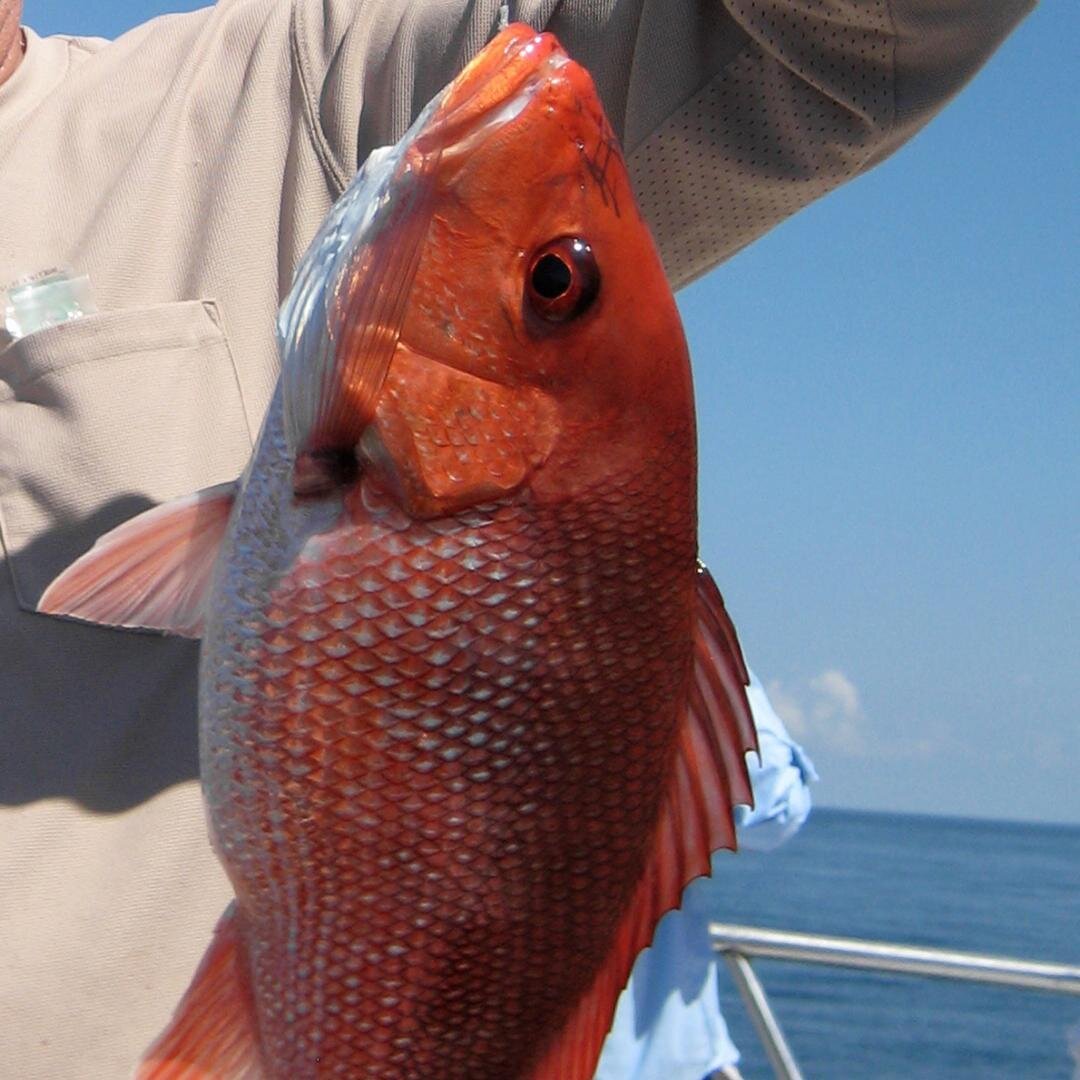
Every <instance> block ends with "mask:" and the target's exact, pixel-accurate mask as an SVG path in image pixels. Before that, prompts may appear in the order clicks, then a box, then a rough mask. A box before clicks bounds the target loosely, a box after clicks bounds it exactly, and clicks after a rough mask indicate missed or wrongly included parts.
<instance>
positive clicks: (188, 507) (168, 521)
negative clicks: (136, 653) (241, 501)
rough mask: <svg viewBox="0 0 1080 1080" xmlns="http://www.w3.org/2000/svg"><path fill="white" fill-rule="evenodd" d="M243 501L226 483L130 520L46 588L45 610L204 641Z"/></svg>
mask: <svg viewBox="0 0 1080 1080" xmlns="http://www.w3.org/2000/svg"><path fill="white" fill-rule="evenodd" d="M235 496H236V483H235V482H233V483H229V484H218V485H217V486H216V487H211V488H205V489H204V490H202V491H199V492H197V493H196V494H194V495H188V496H186V497H185V498H182V499H176V500H174V501H173V502H168V503H164V504H163V505H161V506H155V507H154V508H153V509H152V510H147V511H146V512H145V513H142V514H139V515H138V516H137V517H133V518H132V519H131V520H130V521H125V522H124V524H123V525H119V526H117V528H115V529H113V530H112V531H111V532H107V533H106V534H105V535H104V536H102V537H101V538H100V539H98V541H97V543H95V544H94V546H93V547H92V548H91V549H90V550H89V551H88V552H87V553H86V554H85V555H83V556H82V557H81V558H79V559H77V560H76V561H75V562H74V563H72V564H71V566H69V567H68V568H67V569H66V570H65V571H64V572H63V573H62V574H61V575H60V576H59V577H58V578H57V579H56V580H55V581H54V582H53V583H52V584H51V585H50V586H49V587H48V588H47V589H46V590H45V593H44V595H43V596H42V597H41V600H40V602H39V603H38V610H39V611H42V612H46V613H47V614H50V615H70V616H72V617H73V618H76V619H83V620H85V621H86V622H94V623H101V624H102V625H105V626H127V627H145V628H147V629H153V630H165V631H168V632H170V633H173V634H180V635H182V636H183V637H199V636H200V634H201V633H202V626H203V613H204V609H205V601H206V594H207V592H208V590H209V587H210V578H211V574H212V572H213V569H214V562H215V561H216V559H217V553H218V549H219V548H220V546H221V541H222V539H223V537H224V535H225V529H226V526H227V525H228V523H229V513H230V512H231V510H232V505H233V501H234V499H235Z"/></svg>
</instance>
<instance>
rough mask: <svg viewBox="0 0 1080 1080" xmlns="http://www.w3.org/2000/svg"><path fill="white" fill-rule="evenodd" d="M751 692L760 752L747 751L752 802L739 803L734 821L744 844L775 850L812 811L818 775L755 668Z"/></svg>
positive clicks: (741, 846)
mask: <svg viewBox="0 0 1080 1080" xmlns="http://www.w3.org/2000/svg"><path fill="white" fill-rule="evenodd" d="M747 697H748V698H749V699H750V711H751V712H752V713H753V716H754V725H755V727H756V728H757V735H758V747H759V751H760V758H759V757H758V755H755V754H749V755H748V757H747V761H748V766H749V771H750V786H751V787H752V788H753V792H754V805H753V807H752V808H751V807H747V806H740V807H737V808H736V811H735V825H736V831H737V835H738V841H739V847H740V848H742V849H749V850H751V851H771V850H772V849H773V848H775V847H778V846H779V845H780V844H782V843H783V842H784V841H785V840H787V839H788V838H789V837H790V836H792V835H793V834H794V833H796V832H798V830H799V829H800V828H801V827H802V824H803V822H804V821H805V820H806V818H807V816H808V815H809V813H810V801H811V800H810V787H809V785H810V783H811V782H812V781H814V780H816V779H817V778H818V777H817V772H816V771H815V770H814V765H813V762H811V760H810V758H809V757H808V756H807V754H806V751H805V750H803V748H802V747H801V746H799V744H798V743H797V742H795V740H794V739H793V738H792V737H791V736H790V735H789V734H788V732H787V729H786V728H785V727H784V724H783V721H782V720H781V719H780V717H779V716H777V715H776V710H775V709H774V708H773V707H772V703H771V702H770V701H769V698H768V696H767V695H766V693H765V689H764V687H762V685H761V683H760V682H759V681H758V679H757V676H755V675H754V674H753V673H752V672H751V675H750V687H749V689H748V690H747Z"/></svg>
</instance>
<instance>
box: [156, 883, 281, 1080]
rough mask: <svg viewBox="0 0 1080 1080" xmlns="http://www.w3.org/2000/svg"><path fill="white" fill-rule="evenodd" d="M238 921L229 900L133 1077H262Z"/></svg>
mask: <svg viewBox="0 0 1080 1080" xmlns="http://www.w3.org/2000/svg"><path fill="white" fill-rule="evenodd" d="M236 919H237V915H236V905H235V904H230V905H229V906H228V907H227V908H226V909H225V914H224V915H222V917H221V919H220V921H219V922H218V924H217V928H216V929H215V930H214V937H213V939H212V940H211V942H210V947H209V948H208V949H207V950H206V955H205V956H204V957H203V959H202V963H201V964H200V965H199V969H198V971H196V972H195V977H194V978H193V979H192V980H191V985H190V986H189V987H188V989H187V992H186V993H185V994H184V996H183V998H182V999H181V1001H180V1004H179V1005H177V1007H176V1011H175V1012H174V1013H173V1017H172V1020H171V1021H170V1022H169V1026H168V1027H167V1028H166V1029H165V1031H164V1032H162V1034H161V1036H160V1037H159V1038H158V1040H157V1041H156V1042H155V1043H154V1045H153V1046H151V1047H150V1049H149V1050H147V1051H146V1054H145V1056H144V1057H143V1059H142V1061H141V1062H140V1063H139V1067H138V1069H137V1070H136V1072H135V1080H263V1076H264V1073H263V1069H262V1068H261V1066H260V1064H259V1054H258V1048H257V1040H256V1037H255V1026H254V1009H253V1006H252V1001H251V991H250V989H249V987H248V979H247V975H246V973H245V970H244V964H243V962H242V956H241V946H240V939H239V935H238V934H237V929H236Z"/></svg>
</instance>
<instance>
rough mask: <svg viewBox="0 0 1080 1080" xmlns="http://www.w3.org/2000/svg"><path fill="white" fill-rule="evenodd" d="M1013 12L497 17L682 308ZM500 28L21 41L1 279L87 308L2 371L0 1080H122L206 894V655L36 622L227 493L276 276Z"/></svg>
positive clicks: (849, 9) (0, 237) (2, 362)
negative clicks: (119, 542) (634, 195)
mask: <svg viewBox="0 0 1080 1080" xmlns="http://www.w3.org/2000/svg"><path fill="white" fill-rule="evenodd" d="M1030 2H1031V0H995V3H993V4H987V3H986V2H985V0H894V2H893V3H892V4H891V5H890V4H889V3H887V2H886V0H821V2H820V3H816V4H812V5H810V4H806V3H803V2H797V0H787V2H784V0H726V2H725V3H719V2H717V0H632V2H630V3H627V2H618V3H617V2H616V0H563V2H562V3H561V4H557V3H556V2H555V0H522V2H520V3H518V4H515V5H511V6H512V14H513V16H514V17H515V18H517V19H522V20H525V21H528V22H530V23H532V24H533V25H535V26H537V27H540V26H544V25H547V26H549V27H550V28H551V29H553V30H555V31H556V33H557V34H559V36H560V37H561V38H562V39H563V41H564V43H565V44H566V45H567V47H568V48H569V50H570V51H571V53H572V54H574V55H575V56H577V57H578V58H579V59H581V60H583V61H584V62H585V63H586V64H587V65H588V66H590V68H591V69H592V71H593V73H594V76H595V78H596V80H597V83H598V86H599V88H600V91H601V94H602V96H603V98H604V100H605V102H606V104H607V107H608V109H609V111H610V113H611V116H612V119H613V122H614V124H615V126H616V127H617V128H618V129H619V130H620V132H621V133H622V135H623V137H624V141H625V145H626V149H627V152H628V160H629V164H630V169H631V173H632V176H633V179H634V182H635V186H636V188H637V191H638V195H639V198H640V200H641V202H642V204H643V209H644V211H645V214H646V217H647V218H648V219H649V220H650V221H651V223H652V224H653V227H654V230H655V231H656V234H657V237H658V240H659V244H660V248H661V250H662V253H663V256H664V258H665V261H666V265H667V267H668V269H669V272H670V275H671V277H672V280H673V281H674V282H675V283H677V284H679V283H683V282H685V281H687V280H689V279H691V278H692V277H694V276H696V275H698V274H700V273H703V272H704V271H705V270H707V269H708V268H709V267H711V266H713V265H715V264H716V263H717V262H719V261H720V260H722V259H724V258H726V257H727V256H729V255H730V254H732V253H733V252H734V251H736V250H738V249H739V248H740V247H742V246H743V245H745V244H746V243H748V242H749V241H750V240H752V239H753V238H754V237H755V236H757V235H759V234H760V233H762V232H764V231H765V230H766V229H768V228H770V227H771V226H772V225H774V224H776V223H777V222H778V221H780V220H781V219H782V218H784V217H785V216H787V215H788V214H790V213H792V212H793V211H795V210H797V209H798V208H800V207H801V206H803V205H805V204H806V203H807V202H809V201H811V200H812V199H814V198H816V197H817V196H819V195H821V194H823V193H824V192H826V191H828V190H830V189H831V188H832V187H834V186H836V185H837V184H839V183H841V182H842V181H844V180H846V179H848V178H849V177H851V176H853V175H855V174H857V173H858V172H859V171H860V170H863V169H865V168H867V167H869V166H870V165H872V164H874V163H875V162H876V161H878V160H880V159H881V158H882V157H884V156H885V155H886V154H888V153H889V152H890V151H891V150H893V149H894V148H895V147H896V146H898V145H899V144H900V143H902V142H903V141H904V140H905V139H906V138H907V137H908V136H910V135H911V134H912V133H913V132H914V131H915V130H917V128H918V127H919V126H920V125H921V124H923V123H924V122H925V121H926V120H927V119H928V118H929V117H930V116H931V115H932V114H933V113H934V112H935V111H936V110H937V109H938V108H940V106H941V105H942V104H943V103H944V101H945V100H947V98H948V97H949V96H950V95H951V94H952V93H953V92H955V91H956V90H957V89H958V88H959V87H960V86H961V85H962V84H963V82H964V81H965V80H966V79H967V78H968V77H970V75H971V74H972V73H973V72H974V71H975V70H976V69H977V67H978V66H979V64H980V63H981V62H982V61H983V60H984V59H985V58H986V56H987V55H989V53H990V52H991V51H992V50H993V48H994V47H995V45H996V44H997V43H998V42H999V41H1000V39H1001V38H1002V37H1004V35H1005V34H1006V33H1007V32H1008V31H1009V29H1010V28H1011V27H1012V26H1013V25H1014V23H1015V22H1016V21H1017V20H1018V19H1019V17H1020V16H1021V15H1022V14H1023V13H1024V12H1025V11H1026V10H1027V8H1028V7H1029V6H1030ZM497 8H498V3H497V0H413V2H411V3H410V2H408V0H352V2H347V0H295V2H294V3H289V2H287V0H222V2H221V3H219V4H218V5H217V7H215V8H210V9H206V10H203V11H199V12H195V13H192V14H188V15H180V16H169V17H165V18H161V19H157V20H154V21H153V22H151V23H148V24H147V25H145V26H142V27H140V28H138V29H136V30H134V31H132V32H131V33H129V34H126V35H124V36H123V37H121V38H120V39H119V40H118V41H116V42H113V43H108V42H105V41H102V40H98V39H81V40H80V39H69V38H49V39H42V38H39V37H37V36H36V35H34V34H33V33H32V32H29V34H28V37H29V44H28V50H27V54H26V57H25V59H24V61H23V63H22V65H21V67H20V68H19V69H18V70H17V71H16V72H15V74H14V76H13V78H12V79H11V80H10V81H8V82H7V83H6V84H4V85H2V86H0V198H2V200H3V207H4V212H3V214H2V215H0V287H3V286H4V285H5V284H6V283H8V282H10V281H12V280H14V279H16V278H18V277H20V276H21V275H24V274H27V273H32V272H36V271H40V270H43V269H46V268H48V267H52V266H62V265H70V266H72V267H74V268H76V269H78V270H79V271H82V272H85V273H87V274H88V275H89V277H90V284H91V289H92V291H93V294H94V297H95V300H96V302H97V305H98V307H99V309H100V314H97V315H94V316H90V317H86V318H84V319H81V320H78V321H74V322H70V323H67V324H64V325H61V326H57V327H54V328H51V329H47V330H43V331H39V332H38V333H35V334H33V335H31V336H29V337H27V338H24V339H23V340H20V341H18V342H16V343H15V344H14V345H11V346H10V347H8V348H7V349H6V350H4V351H3V352H0V537H2V540H3V552H4V556H5V563H6V565H5V566H2V567H0V1075H2V1076H5V1077H8V1076H10V1077H13V1078H14V1077H19V1078H20V1080H37V1078H42V1080H44V1078H62V1080H73V1078H77V1080H115V1078H117V1077H121V1076H125V1075H127V1073H128V1071H129V1070H130V1068H131V1066H132V1065H133V1063H134V1062H135V1061H136V1060H137V1058H138V1056H139V1053H140V1052H141V1050H142V1048H143V1047H144V1046H145V1045H146V1043H147V1042H148V1041H149V1040H150V1039H151V1038H152V1037H153V1036H154V1035H155V1034H156V1033H157V1031H158V1030H159V1029H160V1027H161V1026H162V1025H163V1024H164V1022H165V1020H166V1019H167V1017H168V1016H169V1014H170V1012H171V1010H172V1008H173V1006H174V1004H175V1002H176V1001H177V999H178V998H179V996H180V993H181V992H182V990H183V989H184V987H185V986H186V984H187V981H188V979H189V978H190V976H191V974H192V972H193V970H194V967H195V965H196V963H197V961H198V959H199V957H200V955H201V953H202V950H203V948H204V946H205V944H206V942H207V940H208V938H209V934H210V931H211V928H212V926H213V923H214V921H215V919H216V918H217V916H218V914H219V913H220V911H221V909H222V908H223V906H224V904H225V903H226V900H227V898H228V896H229V890H228V887H227V884H226V882H225V881H224V879H223V875H222V873H221V871H220V870H219V868H218V866H217V864H216V863H215V861H214V859H213V856H212V855H211V852H210V849H209V846H208V844H207V840H206V832H205V826H204V822H203V816H202V809H201V805H200V799H199V793H198V786H197V782H196V770H197V753H196V738H195V716H194V699H195V693H194V687H195V659H196V647H195V646H194V644H193V643H190V642H181V641H172V640H166V639H163V638H159V637H156V636H153V635H148V634H133V633H124V632H119V631H113V630H108V629H100V628H94V627H87V626H81V625H75V624H72V623H65V622H62V621H60V620H56V619H50V618H46V617H43V616H39V615H36V614H33V613H32V609H33V607H34V605H35V602H36V601H37V599H38V597H39V595H40V593H41V591H42V590H43V588H44V586H45V585H46V584H48V582H49V581H50V580H51V579H52V578H53V577H54V576H55V575H56V574H57V573H58V572H59V571H60V570H61V569H63V568H64V567H65V566H66V565H67V564H68V563H70V562H71V561H72V559H73V558H75V556H77V555H78V554H79V553H80V552H81V551H83V550H85V548H87V547H88V546H89V545H90V543H91V542H92V541H93V539H94V538H95V537H96V536H97V535H99V534H100V533H102V532H103V531H105V530H106V529H108V528H111V527H112V526H114V525H116V524H117V523H118V522H120V521H122V520H123V519H125V518H127V517H129V516H131V514H132V513H134V512H136V511H138V510H139V509H141V508H143V507H145V506H147V505H148V504H149V503H151V502H156V501H159V500H164V499H168V498H172V497H174V496H177V495H181V494H185V493H187V492H189V491H192V490H194V489H196V488H199V487H203V486H206V485H208V484H213V483H216V482H219V481H222V480H227V479H230V478H232V477H233V476H235V475H237V474H238V473H239V471H240V470H241V468H242V466H243V465H244V462H245V459H246V457H247V454H248V452H249V449H250V447H251V442H252V439H253V437H254V436H255V434H256V432H257V429H258V426H259V422H260V418H261V416H262V413H263V410H264V408H265V407H266V404H267V401H268V399H269V396H270V394H271V391H272V388H273V384H274V380H275V378H276V374H277V357H276V353H275V347H274V340H273V327H274V316H275V311H276V308H277V305H278V302H279V299H280V297H281V296H282V294H283V292H284V290H285V289H286V288H287V285H288V282H289V277H290V274H291V270H292V267H293V266H294V264H295V262H296V260H297V258H298V257H299V255H300V254H301V253H302V252H303V250H304V247H305V245H306V244H307V242H308V240H309V238H310V237H311V235H312V233H313V232H314V230H315V228H316V226H317V225H318V223H319V221H320V220H321V218H322V217H323V216H324V215H325V214H326V212H327V210H328V209H329V207H330V205H331V203H332V201H333V200H334V198H335V197H336V195H337V194H338V193H339V192H340V191H341V190H342V187H343V186H344V184H345V183H346V181H347V179H348V177H349V176H350V174H351V173H352V171H353V170H354V169H355V167H356V165H357V163H358V162H359V161H360V160H362V159H363V158H364V157H365V156H366V154H367V153H368V151H369V150H370V149H371V148H372V147H373V146H375V145H379V144H382V143H386V142H390V141H392V140H394V139H396V138H397V137H398V136H399V135H400V134H401V133H402V131H403V130H404V128H405V127H406V125H407V123H408V121H409V120H410V119H411V118H412V116H414V115H415V113H416V112H417V111H418V109H419V108H420V107H421V106H422V105H423V104H424V103H425V102H426V100H427V99H428V98H429V97H430V96H431V95H432V94H433V93H434V92H436V91H437V90H438V89H439V88H440V87H441V86H442V85H443V84H444V83H445V82H446V81H447V80H448V79H449V78H450V77H451V76H452V75H453V74H454V73H455V72H456V71H457V70H458V69H459V68H460V66H461V65H462V64H463V62H464V61H466V60H467V59H468V58H469V57H470V56H472V55H473V54H474V53H475V51H476V50H477V49H478V48H479V47H480V46H481V45H482V44H483V43H484V41H485V40H486V39H487V38H488V37H489V35H490V33H491V32H492V30H493V28H494V26H495V23H496V19H497ZM553 11H555V12H556V14H555V15H552V12H553ZM28 15H29V17H31V19H32V17H33V3H32V2H31V4H30V10H29V12H28Z"/></svg>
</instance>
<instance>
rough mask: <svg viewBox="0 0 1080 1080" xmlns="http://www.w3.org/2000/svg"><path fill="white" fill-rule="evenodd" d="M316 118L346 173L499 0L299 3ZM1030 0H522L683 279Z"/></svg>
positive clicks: (924, 116) (895, 122) (825, 174)
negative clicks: (578, 72) (583, 70)
mask: <svg viewBox="0 0 1080 1080" xmlns="http://www.w3.org/2000/svg"><path fill="white" fill-rule="evenodd" d="M294 4H295V11H296V20H295V21H296V25H297V28H298V34H297V42H298V48H297V53H298V56H299V58H300V60H301V66H302V69H303V70H304V71H305V72H306V74H305V81H306V83H307V84H308V85H307V89H306V93H307V94H308V96H309V98H310V105H311V111H312V115H313V116H314V117H315V119H316V122H317V128H318V130H319V131H320V132H321V134H322V135H323V136H324V137H325V139H326V143H327V146H328V147H329V148H330V150H331V152H332V155H333V157H334V159H335V160H336V161H337V162H338V167H339V168H340V169H341V170H343V171H345V172H346V173H347V172H348V171H350V170H352V169H355V168H356V166H357V163H358V161H360V160H362V159H363V157H365V156H366V154H367V153H368V152H369V151H370V150H371V149H372V148H373V147H374V146H377V145H381V144H383V143H386V142H390V141H393V140H395V139H397V138H398V137H399V136H400V135H401V133H402V132H403V131H404V130H405V128H406V127H407V126H408V123H409V122H410V121H411V119H412V118H413V117H414V116H415V115H416V113H417V112H418V111H419V109H421V108H422V107H423V106H424V105H425V104H426V102H427V101H428V100H429V99H430V98H431V97H432V96H433V95H434V94H435V93H436V92H437V91H438V90H439V89H440V88H441V87H442V86H443V85H444V84H445V83H446V82H447V81H448V80H449V79H451V78H452V77H453V75H454V74H455V73H456V72H457V71H458V70H460V68H461V67H462V66H463V64H465V63H466V62H467V61H468V60H469V59H470V58H471V57H472V56H473V55H475V54H476V52H477V51H478V50H479V49H480V48H481V47H482V46H483V45H484V43H485V42H486V41H487V40H488V38H489V37H490V36H491V34H492V33H493V31H494V29H495V27H496V25H497V22H498V10H499V2H498V0H294ZM1033 6H1034V0H993V2H992V3H990V2H987V0H815V2H814V3H808V2H807V0H561V2H559V0H518V2H516V3H513V2H512V3H510V5H509V7H510V17H511V18H512V19H516V20H520V21H523V22H527V23H529V24H531V25H533V26H535V27H537V28H538V29H539V28H546V29H549V30H552V31H553V32H554V33H555V34H556V35H557V36H558V37H559V39H560V40H561V41H562V43H563V45H564V46H565V47H566V48H567V50H568V51H569V52H570V54H571V55H572V56H573V57H574V58H575V59H577V60H579V61H580V62H581V63H583V64H585V66H586V67H587V68H588V69H589V71H590V72H591V73H592V75H593V78H594V80H595V81H596V85H597V89H598V90H599V92H600V96H601V98H602V99H603V102H604V105H605V108H606V109H607V112H608V115H609V117H610V118H611V121H612V124H613V125H614V127H615V129H616V131H617V132H618V133H619V135H620V136H621V138H622V140H623V146H624V150H625V152H626V155H627V162H628V164H629V167H630V173H631V177H632V180H633V183H634V187H635V191H636V193H637V196H638V200H639V202H640V203H641V206H642V210H643V212H644V214H645V217H646V219H647V220H648V222H649V224H650V225H651V227H652V229H653V233H654V235H655V237H656V240H657V243H658V246H659V248H660V253H661V256H662V257H663V259H664V264H665V266H666V268H667V271H668V275H669V277H670V278H671V280H672V283H673V284H674V285H676V286H678V285H682V284H685V283H686V282H688V281H690V280H691V279H693V278H694V277H697V276H698V275H700V274H702V273H704V272H705V271H706V270H708V269H710V268H711V267H713V266H715V265H716V264H717V263H719V262H721V261H723V260H724V259H726V258H728V257H729V256H730V255H732V254H734V253H735V252H736V251H738V250H739V249H740V248H742V247H744V246H745V245H746V244H748V243H750V241H752V240H753V239H755V238H756V237H757V236H760V235H761V234H762V233H764V232H765V231H767V230H768V229H770V228H771V227H772V226H773V225H776V224H777V223H778V222H780V221H782V220H783V219H784V218H786V217H788V216H789V215H790V214H792V213H794V212H795V211H796V210H798V209H800V208H801V207H803V206H805V205H806V204H807V203H809V202H811V201H813V200H814V199H816V198H818V197H820V196H821V195H824V194H825V193H826V192H828V191H830V190H832V189H833V188H834V187H836V186H838V185H839V184H841V183H843V182H844V181H845V180H848V179H850V178H852V177H854V176H856V175H858V174H859V173H860V172H863V171H865V170H866V169H868V168H870V167H872V166H873V165H875V164H877V163H878V162H880V161H881V160H883V159H884V158H885V157H887V156H888V155H889V154H890V153H892V152H893V151H894V150H896V149H897V148H898V147H899V146H901V145H902V144H903V143H904V142H905V141H906V140H907V139H909V138H910V137H911V136H912V135H913V134H914V133H915V132H916V131H918V130H919V129H920V128H921V127H922V126H923V125H924V124H925V123H926V122H927V121H928V120H930V119H931V117H933V116H934V115H935V114H936V113H937V112H938V111H939V110H940V109H941V108H942V107H943V106H944V105H945V104H946V102H947V101H948V100H949V99H950V98H951V97H952V96H953V95H954V94H956V92H957V91H958V90H959V89H960V88H961V87H962V86H963V85H964V84H965V83H966V82H967V81H968V80H969V79H970V78H971V77H972V76H973V75H974V74H975V72H976V71H977V70H978V69H979V68H980V67H981V66H982V64H983V63H984V62H985V61H986V59H987V58H988V57H989V56H990V55H991V54H992V53H993V51H994V49H995V48H996V47H997V46H998V45H999V44H1000V43H1001V41H1002V40H1003V39H1004V38H1005V37H1006V36H1007V35H1008V33H1009V32H1010V30H1011V29H1012V28H1013V27H1014V26H1015V25H1016V23H1017V22H1018V21H1019V20H1020V19H1021V18H1022V17H1023V16H1024V15H1025V14H1026V13H1027V12H1028V11H1029V10H1030V9H1031V8H1032V7H1033Z"/></svg>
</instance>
